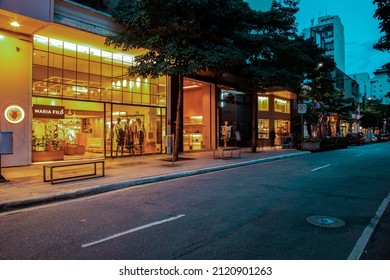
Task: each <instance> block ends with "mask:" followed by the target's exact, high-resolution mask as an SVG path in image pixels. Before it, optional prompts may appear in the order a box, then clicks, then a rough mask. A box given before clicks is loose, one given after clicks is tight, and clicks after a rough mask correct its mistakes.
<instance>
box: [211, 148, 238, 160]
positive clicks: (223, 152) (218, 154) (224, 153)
mask: <svg viewBox="0 0 390 280" xmlns="http://www.w3.org/2000/svg"><path fill="white" fill-rule="evenodd" d="M235 151H236V153H234V152H235ZM234 154H236V156H237V157H241V149H240V148H239V147H223V148H218V149H216V150H214V153H213V155H214V158H222V159H225V158H233V157H234Z"/></svg>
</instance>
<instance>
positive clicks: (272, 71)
mask: <svg viewBox="0 0 390 280" xmlns="http://www.w3.org/2000/svg"><path fill="white" fill-rule="evenodd" d="M298 2H299V1H294V0H282V1H278V2H277V1H273V3H272V6H271V9H270V10H269V11H265V12H262V11H257V12H253V13H252V14H251V17H248V18H247V24H248V26H247V32H246V33H245V34H243V35H244V37H243V38H242V42H241V47H242V48H243V50H244V51H245V54H246V63H245V64H244V65H241V67H240V69H239V71H238V73H239V75H241V76H243V77H245V78H246V83H248V85H245V86H246V87H247V88H249V90H251V91H252V92H253V95H252V97H253V99H252V141H251V142H252V152H256V150H257V130H258V127H257V123H258V120H257V111H258V104H257V93H258V92H264V91H265V90H266V89H267V88H269V87H271V86H275V85H277V86H280V85H285V84H286V83H288V82H289V81H292V80H294V81H296V80H297V78H298V77H299V76H300V74H302V72H301V70H299V71H298V72H299V73H298V77H297V76H296V74H297V72H295V71H294V69H293V68H292V67H295V65H294V66H293V64H294V62H295V61H291V60H290V61H289V62H287V61H286V60H285V59H292V60H296V59H297V57H299V55H298V56H295V55H294V54H293V53H294V52H295V51H297V50H298V48H295V47H296V46H295V45H294V43H295V41H294V38H296V24H295V13H296V12H297V11H298V8H297V4H298ZM289 54H290V55H289ZM297 67H299V66H297ZM299 78H300V77H299ZM299 78H298V79H299Z"/></svg>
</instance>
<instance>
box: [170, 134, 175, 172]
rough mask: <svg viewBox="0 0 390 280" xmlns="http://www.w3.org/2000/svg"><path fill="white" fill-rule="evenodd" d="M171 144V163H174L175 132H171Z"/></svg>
mask: <svg viewBox="0 0 390 280" xmlns="http://www.w3.org/2000/svg"><path fill="white" fill-rule="evenodd" d="M171 146H172V165H175V152H174V151H175V134H174V133H173V134H172V143H171Z"/></svg>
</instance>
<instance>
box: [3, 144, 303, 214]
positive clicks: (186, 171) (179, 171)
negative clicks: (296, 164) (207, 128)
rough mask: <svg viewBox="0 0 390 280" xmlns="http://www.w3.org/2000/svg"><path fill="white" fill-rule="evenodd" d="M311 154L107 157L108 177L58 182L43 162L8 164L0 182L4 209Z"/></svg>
mask: <svg viewBox="0 0 390 280" xmlns="http://www.w3.org/2000/svg"><path fill="white" fill-rule="evenodd" d="M307 154H310V152H302V151H298V150H285V149H271V148H263V149H259V150H258V152H257V153H252V152H251V150H250V149H247V148H243V149H242V153H241V157H240V158H229V159H225V160H222V159H214V158H213V152H212V151H204V152H203V151H202V152H185V153H182V154H180V156H179V160H178V161H176V162H175V163H174V164H172V162H171V158H172V157H171V156H169V155H161V154H159V155H144V156H134V157H123V158H107V159H106V160H105V176H104V177H97V178H90V179H83V180H76V181H71V182H64V183H58V184H54V185H52V184H50V182H43V165H42V164H32V165H28V166H21V167H7V168H3V169H2V170H1V173H2V175H3V176H4V177H5V178H6V179H7V180H9V182H4V183H0V211H8V210H13V209H18V208H23V207H29V206H33V205H38V204H43V203H49V202H54V201H58V200H65V199H72V198H77V197H82V196H87V195H93V194H98V193H102V192H107V191H111V190H117V189H121V188H126V187H131V186H135V185H140V184H147V183H152V182H157V181H162V180H170V179H174V178H179V177H185V176H191V175H196V174H202V173H207V172H213V171H218V170H223V169H228V168H235V167H240V166H245V165H251V164H258V163H261V162H267V161H273V160H279V159H285V158H290V157H296V156H302V155H307ZM75 168H78V167H75Z"/></svg>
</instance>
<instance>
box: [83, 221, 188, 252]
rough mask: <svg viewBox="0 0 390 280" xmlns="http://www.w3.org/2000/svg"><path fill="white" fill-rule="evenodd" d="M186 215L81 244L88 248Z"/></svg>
mask: <svg viewBox="0 0 390 280" xmlns="http://www.w3.org/2000/svg"><path fill="white" fill-rule="evenodd" d="M184 216H185V214H181V215H177V216H175V217H171V218H168V219H164V220H160V221H157V222H153V223H150V224H146V225H143V226H139V227H136V228H132V229H130V230H127V231H123V232H120V233H116V234H114V235H111V236H108V237H106V238H103V239H100V240H97V241H93V242H91V243H87V244H83V245H81V248H86V247H89V246H93V245H96V244H99V243H102V242H106V241H108V240H111V239H114V238H117V237H120V236H122V235H125V234H129V233H132V232H136V231H139V230H142V229H146V228H149V227H153V226H157V225H161V224H163V223H167V222H171V221H174V220H177V219H180V218H182V217H184Z"/></svg>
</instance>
